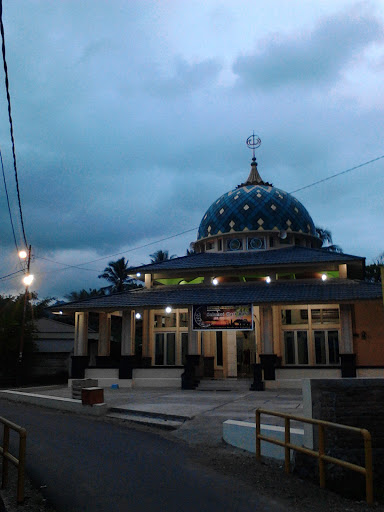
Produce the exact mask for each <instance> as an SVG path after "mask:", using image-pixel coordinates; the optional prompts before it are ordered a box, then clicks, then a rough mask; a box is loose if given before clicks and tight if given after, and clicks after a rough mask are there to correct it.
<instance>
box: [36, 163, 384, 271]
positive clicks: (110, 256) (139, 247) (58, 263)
mask: <svg viewBox="0 0 384 512" xmlns="http://www.w3.org/2000/svg"><path fill="white" fill-rule="evenodd" d="M383 158H384V155H381V156H378V157H377V158H374V159H372V160H369V161H367V162H364V163H362V164H359V165H356V166H354V167H350V168H349V169H346V170H344V171H341V172H338V173H336V174H332V175H331V176H328V177H327V178H323V179H321V180H318V181H315V182H313V183H310V184H309V185H305V186H304V187H301V188H298V189H296V190H293V191H292V192H289V193H290V194H294V193H296V192H300V191H301V190H305V189H308V188H310V187H314V186H315V185H318V184H319V183H323V182H324V181H328V180H331V179H333V178H336V177H337V176H341V175H342V174H347V173H349V172H351V171H354V170H356V169H359V168H361V167H364V166H366V165H369V164H371V163H373V162H377V161H378V160H381V159H383ZM197 229H198V228H197V227H195V228H191V229H187V230H185V231H181V232H180V233H176V234H174V235H170V236H168V237H165V238H161V239H159V240H155V241H154V242H149V243H148V244H144V245H140V246H137V247H133V248H132V249H128V250H126V251H121V252H117V253H114V254H110V255H109V256H104V257H102V258H97V259H94V260H90V261H86V262H83V263H79V264H78V265H66V264H65V263H60V262H58V261H54V260H49V261H51V262H52V263H56V264H57V265H66V266H67V267H68V268H71V267H73V268H81V269H82V270H83V267H81V266H80V265H87V264H89V263H95V262H97V261H102V260H106V259H109V258H113V257H114V256H120V255H121V254H126V253H128V252H133V251H137V250H139V249H144V248H145V247H149V246H151V245H155V244H157V243H160V242H164V241H166V240H171V239H172V238H177V237H178V236H181V235H184V234H186V233H190V232H191V231H195V230H197ZM36 258H37V259H47V258H43V257H42V256H36ZM63 270H65V269H63ZM84 270H85V269H84ZM88 270H91V269H88ZM98 272H99V271H98Z"/></svg>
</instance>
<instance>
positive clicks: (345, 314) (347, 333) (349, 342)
mask: <svg viewBox="0 0 384 512" xmlns="http://www.w3.org/2000/svg"><path fill="white" fill-rule="evenodd" d="M340 330H341V336H340V352H341V353H342V354H353V330H352V306H351V304H340Z"/></svg>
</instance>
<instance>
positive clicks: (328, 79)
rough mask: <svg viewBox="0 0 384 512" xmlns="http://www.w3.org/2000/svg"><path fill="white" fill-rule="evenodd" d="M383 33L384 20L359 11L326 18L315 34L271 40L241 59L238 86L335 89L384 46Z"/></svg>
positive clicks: (278, 36)
mask: <svg viewBox="0 0 384 512" xmlns="http://www.w3.org/2000/svg"><path fill="white" fill-rule="evenodd" d="M359 10H360V9H359ZM382 29H383V27H382V26H381V24H380V22H379V21H378V19H376V18H375V17H374V16H372V15H370V14H366V13H363V12H361V13H358V12H357V7H355V8H354V9H352V10H349V11H346V12H343V13H341V14H338V15H337V16H332V17H328V18H323V19H322V20H321V21H319V22H318V24H317V25H316V26H315V28H314V29H313V30H312V31H309V30H306V31H303V32H299V33H297V32H296V33H291V34H289V35H282V34H272V35H270V36H269V37H267V38H266V39H264V41H262V42H261V43H259V47H258V48H257V49H256V51H255V53H254V54H253V55H243V56H239V57H237V59H236V60H235V61H234V63H233V72H234V73H235V74H236V75H237V77H238V84H241V85H242V86H244V87H247V88H251V89H264V90H269V89H274V88H278V87H283V86H286V85H295V86H300V87H305V86H308V85H311V86H319V85H323V84H328V85H329V84H333V83H335V82H337V80H338V79H339V77H340V75H341V73H342V71H343V70H344V69H346V67H347V66H348V65H349V63H350V62H351V61H352V60H353V59H354V58H356V57H357V56H358V55H359V54H360V53H361V52H363V51H364V50H365V49H366V48H367V47H368V46H369V45H371V44H372V43H374V42H378V41H382V39H383V32H382Z"/></svg>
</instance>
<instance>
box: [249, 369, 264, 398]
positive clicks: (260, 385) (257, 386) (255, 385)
mask: <svg viewBox="0 0 384 512" xmlns="http://www.w3.org/2000/svg"><path fill="white" fill-rule="evenodd" d="M252 368H253V382H252V384H251V387H250V388H249V391H264V382H263V376H262V372H261V364H253V365H252Z"/></svg>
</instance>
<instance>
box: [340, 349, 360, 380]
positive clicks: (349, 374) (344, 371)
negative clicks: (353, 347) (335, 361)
mask: <svg viewBox="0 0 384 512" xmlns="http://www.w3.org/2000/svg"><path fill="white" fill-rule="evenodd" d="M340 362H341V376H342V377H343V378H353V377H356V354H340Z"/></svg>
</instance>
